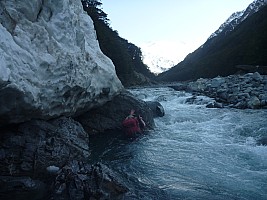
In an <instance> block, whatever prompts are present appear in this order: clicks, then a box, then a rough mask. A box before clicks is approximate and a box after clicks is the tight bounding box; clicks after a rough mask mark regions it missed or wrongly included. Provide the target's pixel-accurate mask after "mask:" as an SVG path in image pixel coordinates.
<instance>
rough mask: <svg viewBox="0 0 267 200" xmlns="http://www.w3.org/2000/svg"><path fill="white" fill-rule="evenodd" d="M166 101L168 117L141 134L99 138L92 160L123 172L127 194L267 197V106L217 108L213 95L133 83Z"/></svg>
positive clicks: (143, 93)
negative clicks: (262, 141) (263, 139)
mask: <svg viewBox="0 0 267 200" xmlns="http://www.w3.org/2000/svg"><path fill="white" fill-rule="evenodd" d="M130 92H132V93H133V94H134V95H135V96H137V97H139V98H141V99H143V100H156V101H159V102H160V103H161V104H162V105H163V107H164V109H165V113H166V114H165V116H164V117H162V118H156V119H155V124H156V128H155V130H151V131H149V132H147V133H146V134H145V135H142V136H141V137H139V138H137V139H136V140H131V141H129V140H125V139H124V138H122V137H119V136H117V135H116V133H115V134H114V133H113V134H111V135H110V136H109V139H108V140H107V136H104V137H103V136H98V137H95V138H93V139H91V151H92V152H91V153H92V161H94V162H96V161H101V162H103V163H104V164H107V165H108V166H109V167H110V168H111V169H113V170H114V171H115V172H116V173H118V174H119V175H120V176H121V178H122V179H123V181H124V183H126V184H127V186H128V187H129V188H130V190H131V192H130V193H128V194H127V195H126V197H125V199H147V200H150V199H151V200H152V199H160V200H164V199H186V200H191V199H192V200H196V199H201V200H202V199H204V200H217V199H218V200H220V199H221V200H226V199H229V200H230V199H231V200H232V199H236V200H239V199H240V200H266V199H267V146H259V145H257V144H256V141H257V139H258V138H259V137H260V136H263V135H265V136H267V110H249V109H247V110H238V109H229V108H223V109H210V108H206V107H205V106H206V104H207V103H208V102H210V101H212V99H209V98H207V97H204V96H198V98H197V100H196V101H195V103H193V104H189V103H186V99H187V98H189V97H191V96H192V95H191V94H189V93H185V92H179V91H175V90H173V89H171V88H168V87H162V88H142V89H131V90H130Z"/></svg>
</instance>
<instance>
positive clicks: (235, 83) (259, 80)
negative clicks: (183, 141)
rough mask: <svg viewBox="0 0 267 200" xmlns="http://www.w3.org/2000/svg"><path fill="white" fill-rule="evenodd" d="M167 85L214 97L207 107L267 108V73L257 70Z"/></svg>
mask: <svg viewBox="0 0 267 200" xmlns="http://www.w3.org/2000/svg"><path fill="white" fill-rule="evenodd" d="M169 87H171V88H173V89H175V90H179V91H186V92H190V93H192V94H194V95H205V96H208V97H211V98H213V99H214V102H213V103H211V104H208V105H207V107H209V108H224V107H230V108H237V109H267V75H260V74H259V73H258V72H255V73H247V74H243V75H230V76H227V77H216V78H212V79H206V78H205V79H204V78H200V79H198V80H197V81H193V82H183V83H176V84H170V85H169Z"/></svg>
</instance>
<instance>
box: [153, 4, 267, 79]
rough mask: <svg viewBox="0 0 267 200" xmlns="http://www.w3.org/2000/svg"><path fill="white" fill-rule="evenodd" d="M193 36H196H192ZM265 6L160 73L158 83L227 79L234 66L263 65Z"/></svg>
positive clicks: (266, 59) (265, 62)
mask: <svg viewBox="0 0 267 200" xmlns="http://www.w3.org/2000/svg"><path fill="white" fill-rule="evenodd" d="M196 34H197V33H196ZM266 55H267V6H265V7H263V8H262V9H261V10H260V11H258V12H257V13H255V14H253V15H251V16H249V17H248V18H247V19H246V20H244V21H243V22H242V23H240V24H239V25H238V26H237V27H236V28H235V29H234V30H233V31H232V32H230V33H229V34H225V33H224V32H222V33H221V34H219V35H218V36H217V37H215V38H212V39H209V40H207V42H206V43H205V44H204V45H203V46H201V47H200V48H198V49H197V50H196V51H194V52H193V53H191V54H189V55H188V56H187V57H186V58H185V59H184V61H182V62H180V63H179V64H178V65H176V66H174V67H173V68H171V69H170V70H168V71H166V72H164V73H162V74H160V75H159V76H158V80H160V81H185V80H194V79H197V78H200V77H203V78H204V77H216V76H218V75H220V76H227V75H230V74H234V73H236V72H237V71H238V70H239V69H237V68H236V66H237V65H254V66H255V65H259V66H262V65H265V66H266V65H267V56H266Z"/></svg>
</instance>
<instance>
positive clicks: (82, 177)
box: [0, 117, 128, 200]
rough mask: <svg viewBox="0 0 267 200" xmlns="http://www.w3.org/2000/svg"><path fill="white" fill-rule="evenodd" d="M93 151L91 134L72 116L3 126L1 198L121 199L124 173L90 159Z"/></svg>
mask: <svg viewBox="0 0 267 200" xmlns="http://www.w3.org/2000/svg"><path fill="white" fill-rule="evenodd" d="M89 156H90V152H89V136H88V134H87V133H86V132H85V131H84V129H83V127H82V126H81V125H80V123H78V122H76V121H74V120H73V119H72V118H66V117H61V118H58V119H54V120H50V121H42V120H32V121H29V122H27V123H23V124H20V125H17V126H15V125H14V126H13V127H5V128H1V141H0V172H1V174H0V186H1V187H0V199H31V200H35V199H57V200H58V199H122V195H123V194H124V193H126V192H127V191H128V189H127V187H126V186H125V185H123V182H122V181H121V180H120V179H119V176H118V175H117V174H115V173H114V172H113V171H111V170H110V169H109V168H108V167H107V166H105V165H103V164H101V163H97V164H95V165H90V164H88V163H87V164H86V162H87V160H88V158H89Z"/></svg>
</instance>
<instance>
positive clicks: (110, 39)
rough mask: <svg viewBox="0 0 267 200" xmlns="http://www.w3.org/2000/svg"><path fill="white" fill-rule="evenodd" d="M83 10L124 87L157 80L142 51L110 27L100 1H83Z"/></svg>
mask: <svg viewBox="0 0 267 200" xmlns="http://www.w3.org/2000/svg"><path fill="white" fill-rule="evenodd" d="M82 4H83V8H84V10H85V11H86V12H87V13H88V15H89V16H90V17H91V18H92V20H93V21H94V25H95V29H96V33H97V39H98V41H99V44H100V48H101V50H102V51H103V53H104V54H105V55H107V56H108V57H109V58H110V59H111V60H112V62H113V63H114V65H115V69H116V73H117V75H118V77H119V79H120V80H121V82H122V84H123V85H124V86H131V85H138V84H142V83H147V82H149V81H151V80H153V79H154V78H155V75H154V74H153V73H151V72H150V70H149V69H148V66H147V65H145V64H144V63H143V61H142V59H143V57H142V52H141V49H140V48H139V47H137V46H135V45H134V44H132V43H130V42H128V41H127V40H126V39H123V38H121V37H120V36H119V34H118V32H117V31H115V30H113V29H112V28H111V27H110V25H109V19H108V18H107V14H106V13H105V12H104V11H102V10H101V9H100V8H99V7H100V6H101V5H102V3H101V2H100V1H99V0H82Z"/></svg>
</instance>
